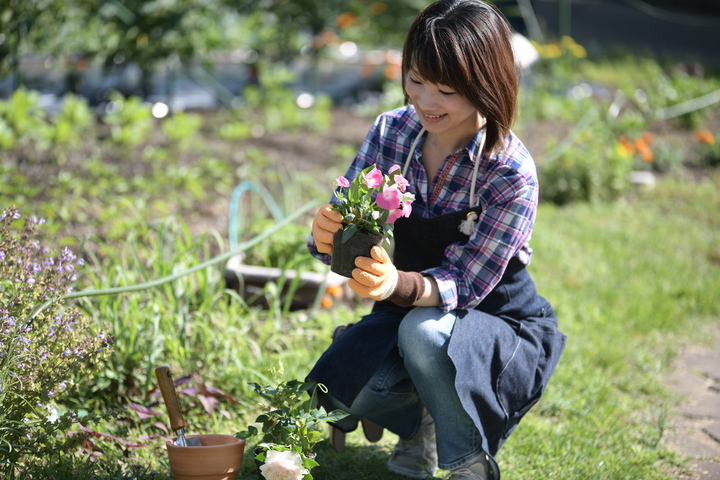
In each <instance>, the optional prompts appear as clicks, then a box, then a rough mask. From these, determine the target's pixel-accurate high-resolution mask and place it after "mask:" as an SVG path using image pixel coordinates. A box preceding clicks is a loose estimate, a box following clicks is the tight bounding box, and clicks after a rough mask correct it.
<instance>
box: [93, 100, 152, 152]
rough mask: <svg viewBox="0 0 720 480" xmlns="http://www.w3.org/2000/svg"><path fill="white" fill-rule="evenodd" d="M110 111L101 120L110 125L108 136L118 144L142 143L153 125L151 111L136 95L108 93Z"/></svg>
mask: <svg viewBox="0 0 720 480" xmlns="http://www.w3.org/2000/svg"><path fill="white" fill-rule="evenodd" d="M110 101H111V103H110V106H111V109H110V111H109V112H108V113H107V114H105V115H104V117H103V121H104V122H105V123H107V124H108V125H110V137H111V138H112V140H113V141H114V142H115V143H117V144H118V145H127V146H132V145H139V144H141V143H143V142H144V141H145V140H146V139H147V137H148V135H149V134H150V132H151V129H152V127H153V117H152V112H151V111H150V109H149V108H147V107H146V106H145V105H143V101H142V100H141V99H140V98H138V97H130V98H124V97H123V95H122V94H121V93H119V92H112V93H111V94H110Z"/></svg>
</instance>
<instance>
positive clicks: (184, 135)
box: [162, 112, 203, 146]
mask: <svg viewBox="0 0 720 480" xmlns="http://www.w3.org/2000/svg"><path fill="white" fill-rule="evenodd" d="M202 125H203V118H202V116H200V115H199V114H197V113H185V112H178V113H175V114H173V115H172V116H171V117H170V118H168V119H167V120H165V121H164V122H163V123H162V130H163V132H165V135H166V136H167V137H168V139H169V140H170V141H171V142H173V143H176V144H178V145H180V146H183V145H184V144H185V143H187V142H192V141H193V139H194V138H195V137H196V136H197V134H198V132H199V131H200V128H202Z"/></svg>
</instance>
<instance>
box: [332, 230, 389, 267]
mask: <svg viewBox="0 0 720 480" xmlns="http://www.w3.org/2000/svg"><path fill="white" fill-rule="evenodd" d="M342 233H343V230H342V229H340V230H338V231H337V232H335V236H334V237H333V251H332V261H331V263H330V271H332V272H335V273H337V274H338V275H342V276H344V277H348V278H351V277H352V271H353V269H355V258H356V257H369V256H370V249H371V248H372V247H374V246H375V245H380V244H381V243H382V241H383V237H381V236H379V235H370V234H369V233H365V232H356V233H355V234H354V235H353V236H352V237H350V238H348V240H347V242H345V243H342Z"/></svg>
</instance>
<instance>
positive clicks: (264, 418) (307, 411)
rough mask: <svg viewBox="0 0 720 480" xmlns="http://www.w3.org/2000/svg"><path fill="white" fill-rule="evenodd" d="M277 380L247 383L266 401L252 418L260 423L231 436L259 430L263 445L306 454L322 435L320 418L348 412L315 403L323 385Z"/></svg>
mask: <svg viewBox="0 0 720 480" xmlns="http://www.w3.org/2000/svg"><path fill="white" fill-rule="evenodd" d="M280 375H281V374H280ZM277 382H278V383H277V384H276V385H266V386H261V385H260V384H258V383H251V384H250V387H251V388H252V389H253V390H254V391H255V392H257V393H258V394H259V395H260V396H261V397H262V398H263V399H264V400H265V401H266V402H267V404H266V405H265V406H264V408H265V409H266V411H265V412H264V413H262V414H260V415H259V416H258V417H257V418H256V419H255V422H256V423H260V424H262V429H261V430H258V428H257V427H255V426H254V425H250V426H248V428H247V430H243V431H241V432H238V433H236V434H235V436H236V437H238V438H243V439H248V438H252V437H254V436H256V435H260V434H262V437H261V440H260V443H261V444H263V445H268V447H267V448H270V449H276V448H277V447H279V446H284V447H287V448H289V449H290V450H291V451H293V452H295V453H300V454H303V455H304V456H309V455H311V454H312V453H313V452H314V448H315V445H316V444H317V443H318V442H319V441H321V440H322V438H323V436H322V433H321V432H320V426H321V425H322V424H323V423H324V422H335V421H337V420H340V419H342V418H345V417H346V416H347V415H348V414H347V413H346V412H343V411H341V410H334V411H332V412H326V411H325V409H324V408H323V407H322V406H319V405H318V398H317V389H322V388H324V386H323V385H322V384H317V383H315V382H301V381H299V380H290V381H287V382H282V381H279V380H278V381H277ZM311 391H312V392H311Z"/></svg>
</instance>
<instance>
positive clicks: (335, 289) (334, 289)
mask: <svg viewBox="0 0 720 480" xmlns="http://www.w3.org/2000/svg"><path fill="white" fill-rule="evenodd" d="M325 293H327V294H328V295H332V296H333V297H342V294H343V289H342V287H341V286H340V285H330V286H329V287H327V288H326V289H325Z"/></svg>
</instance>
